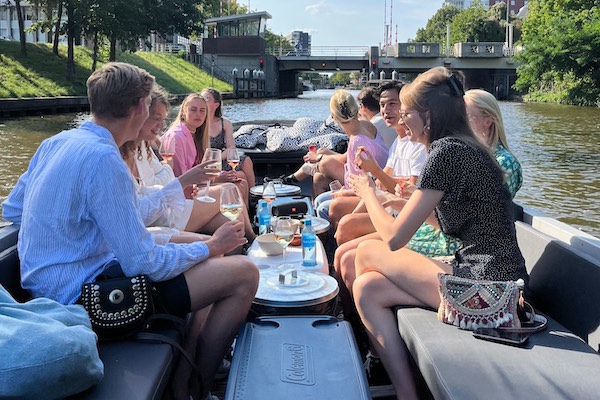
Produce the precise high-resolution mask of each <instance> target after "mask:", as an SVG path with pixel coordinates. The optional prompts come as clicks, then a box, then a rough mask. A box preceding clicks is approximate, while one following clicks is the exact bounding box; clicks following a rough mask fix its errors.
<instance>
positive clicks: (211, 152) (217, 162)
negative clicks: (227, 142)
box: [198, 148, 221, 203]
mask: <svg viewBox="0 0 600 400" xmlns="http://www.w3.org/2000/svg"><path fill="white" fill-rule="evenodd" d="M207 161H212V163H210V164H209V165H208V166H207V169H209V170H212V171H213V172H208V174H209V175H214V176H215V177H216V176H217V175H219V174H220V173H221V150H219V149H211V148H208V149H206V150H205V151H204V157H202V163H205V162H207ZM209 189H210V180H208V181H206V191H205V193H204V195H203V196H200V197H198V200H200V201H204V202H206V203H214V202H215V201H216V200H215V199H213V198H212V197H210V196H209V195H208V191H209Z"/></svg>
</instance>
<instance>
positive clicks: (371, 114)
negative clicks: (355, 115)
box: [356, 86, 398, 148]
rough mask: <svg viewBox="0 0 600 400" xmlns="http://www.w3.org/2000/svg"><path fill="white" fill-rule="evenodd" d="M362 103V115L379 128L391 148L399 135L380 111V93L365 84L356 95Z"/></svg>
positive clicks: (386, 143)
mask: <svg viewBox="0 0 600 400" xmlns="http://www.w3.org/2000/svg"><path fill="white" fill-rule="evenodd" d="M356 99H357V100H358V103H359V104H360V112H359V113H360V115H361V116H362V117H363V118H364V119H366V120H367V121H370V122H371V123H372V124H373V125H375V127H376V128H377V133H378V134H380V135H381V136H382V137H383V141H384V142H385V145H386V146H387V147H388V148H390V147H391V146H392V143H394V140H396V138H397V137H398V134H397V133H396V129H395V128H393V127H389V126H388V125H387V124H386V122H385V120H384V119H383V117H382V116H381V113H380V112H379V95H378V94H377V91H376V89H375V88H374V87H372V86H365V87H364V88H362V89H361V91H360V92H359V93H358V96H357V97H356Z"/></svg>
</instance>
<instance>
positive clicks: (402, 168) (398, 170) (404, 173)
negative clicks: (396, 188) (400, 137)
mask: <svg viewBox="0 0 600 400" xmlns="http://www.w3.org/2000/svg"><path fill="white" fill-rule="evenodd" d="M411 177H412V175H411V173H410V160H407V159H406V158H396V159H395V160H394V164H393V168H392V178H393V179H394V180H395V181H396V185H400V188H403V187H404V186H406V184H408V182H409V181H410V178H411Z"/></svg>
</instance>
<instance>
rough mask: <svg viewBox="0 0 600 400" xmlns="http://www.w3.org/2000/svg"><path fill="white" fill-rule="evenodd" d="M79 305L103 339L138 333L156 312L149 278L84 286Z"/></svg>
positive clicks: (104, 281)
mask: <svg viewBox="0 0 600 400" xmlns="http://www.w3.org/2000/svg"><path fill="white" fill-rule="evenodd" d="M80 303H81V304H82V305H83V307H84V308H85V309H86V311H87V313H88V315H89V317H90V321H91V323H92V329H93V330H94V332H96V334H97V335H98V338H99V339H101V340H116V339H123V338H125V337H127V336H131V335H134V334H136V333H137V332H139V331H141V330H142V329H143V328H144V326H145V324H146V321H147V320H148V317H150V315H152V314H153V312H154V305H153V302H152V284H151V282H150V281H149V280H148V277H146V275H138V276H133V277H123V278H112V279H105V280H99V281H96V282H92V283H85V284H84V285H83V286H82V290H81V298H80Z"/></svg>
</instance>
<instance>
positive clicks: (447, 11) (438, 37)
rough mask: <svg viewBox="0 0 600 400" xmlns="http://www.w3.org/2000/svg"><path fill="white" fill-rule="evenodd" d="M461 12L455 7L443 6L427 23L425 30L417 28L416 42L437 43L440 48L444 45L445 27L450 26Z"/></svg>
mask: <svg viewBox="0 0 600 400" xmlns="http://www.w3.org/2000/svg"><path fill="white" fill-rule="evenodd" d="M460 12H461V10H460V9H459V8H457V7H455V6H444V7H442V8H440V9H439V10H438V11H437V12H436V13H435V14H434V15H433V17H431V18H430V19H429V21H427V25H426V26H425V28H419V30H417V35H416V37H415V41H416V42H433V43H439V44H440V45H441V46H442V47H443V46H445V44H446V25H447V24H451V23H452V20H453V19H454V17H456V16H457V15H458V14H460Z"/></svg>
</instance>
